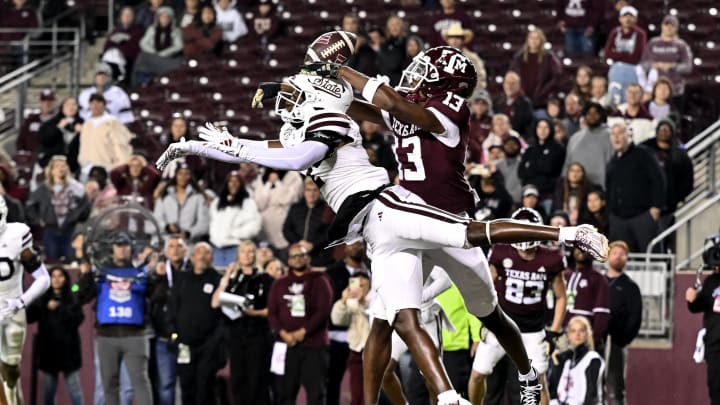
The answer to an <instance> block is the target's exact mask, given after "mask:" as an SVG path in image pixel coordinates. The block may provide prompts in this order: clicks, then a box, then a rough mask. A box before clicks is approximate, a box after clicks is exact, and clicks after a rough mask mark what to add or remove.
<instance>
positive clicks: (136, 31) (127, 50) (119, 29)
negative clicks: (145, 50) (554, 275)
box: [103, 7, 144, 78]
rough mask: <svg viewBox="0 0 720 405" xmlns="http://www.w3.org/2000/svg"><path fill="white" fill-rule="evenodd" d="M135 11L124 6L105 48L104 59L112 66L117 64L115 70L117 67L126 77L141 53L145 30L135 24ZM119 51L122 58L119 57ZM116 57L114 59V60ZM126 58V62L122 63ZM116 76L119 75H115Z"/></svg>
mask: <svg viewBox="0 0 720 405" xmlns="http://www.w3.org/2000/svg"><path fill="white" fill-rule="evenodd" d="M134 19H135V12H134V11H133V9H132V8H131V7H123V9H122V10H121V11H120V20H119V21H118V25H116V26H115V28H114V29H113V30H112V32H110V33H109V34H108V36H107V41H106V42H105V48H104V49H103V60H106V62H107V63H108V64H110V66H112V65H115V67H114V69H113V71H115V70H116V69H117V71H118V73H122V74H123V75H124V77H125V78H127V77H128V76H129V75H128V73H129V72H130V71H132V67H133V63H135V59H136V58H137V56H138V54H139V53H140V38H142V36H143V32H144V30H143V29H142V27H140V26H139V25H135V23H134V22H133V20H134ZM117 53H119V54H120V55H122V58H119V57H117ZM113 58H115V59H114V60H112V59H113ZM122 59H124V62H125V63H124V64H123V63H122V62H123V60H122ZM113 76H114V77H115V78H117V76H115V75H113Z"/></svg>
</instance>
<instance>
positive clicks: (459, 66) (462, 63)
mask: <svg viewBox="0 0 720 405" xmlns="http://www.w3.org/2000/svg"><path fill="white" fill-rule="evenodd" d="M448 54H452V56H450V60H447V59H446V58H445V57H446V56H447V55H448ZM440 60H441V61H443V64H444V65H445V67H444V68H443V72H447V73H450V74H455V71H456V70H459V71H460V72H462V73H465V68H466V67H467V58H465V56H464V55H461V54H458V53H457V52H455V51H452V50H450V49H444V50H443V53H442V56H441V57H440Z"/></svg>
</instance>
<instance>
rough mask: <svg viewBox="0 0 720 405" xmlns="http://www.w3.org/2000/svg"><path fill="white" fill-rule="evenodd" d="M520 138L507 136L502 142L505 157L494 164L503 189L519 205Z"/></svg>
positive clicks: (520, 186) (520, 191) (520, 183)
mask: <svg viewBox="0 0 720 405" xmlns="http://www.w3.org/2000/svg"><path fill="white" fill-rule="evenodd" d="M520 148H521V145H520V138H519V137H516V136H508V137H507V138H505V140H504V141H503V152H504V153H505V157H504V158H502V159H500V160H498V162H497V163H496V164H495V167H497V171H498V172H500V174H502V176H503V180H504V181H505V188H506V189H507V191H508V193H510V196H511V197H512V200H513V202H514V203H515V204H519V203H520V200H521V193H522V182H521V181H520V176H519V174H518V172H519V168H520V159H521V158H522V157H521V156H520Z"/></svg>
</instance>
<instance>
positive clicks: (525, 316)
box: [488, 244, 567, 332]
mask: <svg viewBox="0 0 720 405" xmlns="http://www.w3.org/2000/svg"><path fill="white" fill-rule="evenodd" d="M488 261H489V262H490V264H491V265H492V266H494V267H495V270H496V271H497V278H496V279H495V289H496V290H497V293H498V302H499V304H500V307H501V308H502V309H503V311H505V312H506V313H507V314H508V316H509V317H510V318H512V320H514V321H515V323H517V325H518V327H519V328H520V331H521V332H537V331H540V330H543V329H544V328H545V325H544V318H545V316H544V315H545V309H546V303H545V296H546V294H547V290H548V288H549V287H550V286H551V284H552V281H553V279H554V278H555V276H557V275H558V274H559V273H561V272H562V271H563V270H565V267H567V266H566V263H565V256H563V254H562V253H561V252H560V250H558V249H554V248H550V247H547V246H539V247H538V250H537V253H535V258H534V259H533V260H525V259H523V258H522V257H520V255H519V254H518V251H517V249H515V248H514V247H512V246H510V245H500V244H498V245H493V247H492V250H490V253H489V256H488Z"/></svg>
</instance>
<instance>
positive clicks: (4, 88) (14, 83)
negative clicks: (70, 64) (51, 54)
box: [0, 54, 72, 93]
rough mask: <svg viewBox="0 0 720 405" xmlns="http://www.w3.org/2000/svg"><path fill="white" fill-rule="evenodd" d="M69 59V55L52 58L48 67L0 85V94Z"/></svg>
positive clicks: (45, 66)
mask: <svg viewBox="0 0 720 405" xmlns="http://www.w3.org/2000/svg"><path fill="white" fill-rule="evenodd" d="M70 59H72V58H71V55H70V54H66V55H63V56H60V57H58V58H54V59H52V60H51V61H50V63H49V64H48V65H44V66H40V67H39V68H38V69H37V70H35V71H33V72H32V73H24V74H23V75H22V76H20V77H18V78H16V79H14V80H12V81H11V82H8V83H5V84H2V85H0V93H4V92H6V91H8V90H10V89H12V88H13V87H15V86H17V85H19V84H20V83H22V82H23V81H25V80H28V79H32V78H33V77H34V76H35V75H37V74H39V73H42V72H44V71H46V70H48V69H51V68H53V67H55V65H59V64H60V63H62V62H65V61H66V60H70ZM0 83H2V80H0Z"/></svg>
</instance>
